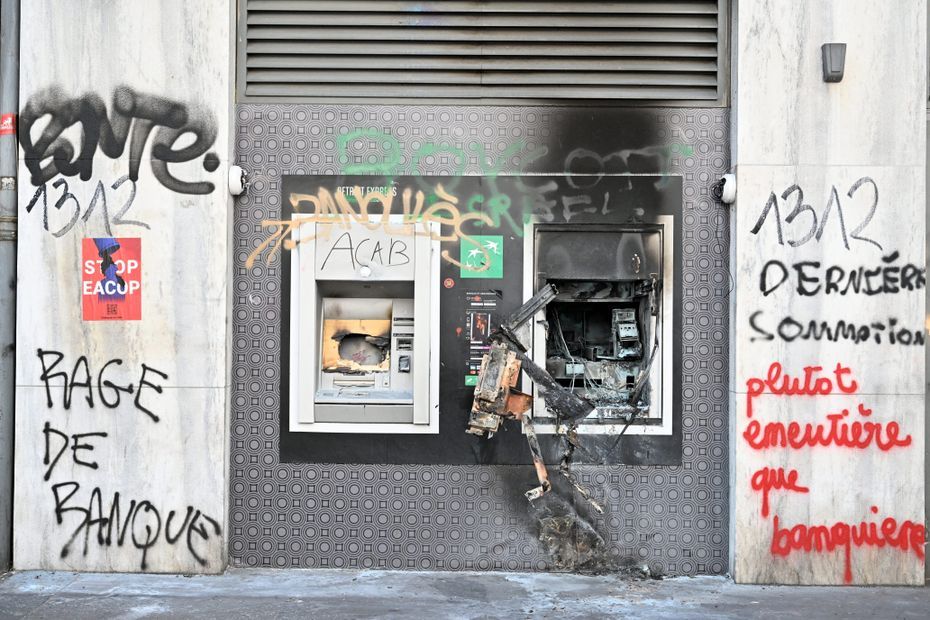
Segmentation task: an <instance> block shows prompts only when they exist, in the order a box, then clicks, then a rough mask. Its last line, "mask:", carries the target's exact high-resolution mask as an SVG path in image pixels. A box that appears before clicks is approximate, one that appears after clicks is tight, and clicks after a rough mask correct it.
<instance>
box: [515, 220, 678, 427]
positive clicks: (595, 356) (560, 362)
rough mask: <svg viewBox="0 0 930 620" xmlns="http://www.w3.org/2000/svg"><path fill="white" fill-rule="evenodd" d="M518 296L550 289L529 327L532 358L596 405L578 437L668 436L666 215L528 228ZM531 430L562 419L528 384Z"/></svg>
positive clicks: (670, 290) (669, 254) (669, 266)
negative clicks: (548, 298) (651, 220)
mask: <svg viewBox="0 0 930 620" xmlns="http://www.w3.org/2000/svg"><path fill="white" fill-rule="evenodd" d="M528 228H529V230H528V231H527V235H526V238H527V239H530V240H532V241H531V243H527V244H526V248H525V254H524V270H525V275H524V277H525V283H524V296H527V297H528V296H529V295H532V294H533V293H535V292H537V291H539V290H542V289H543V288H544V287H545V286H546V285H548V284H551V285H553V286H554V287H555V289H556V290H557V291H558V294H557V296H556V297H555V299H553V300H552V301H551V302H549V304H548V305H547V307H546V308H545V309H544V310H541V311H539V312H538V316H537V317H536V320H535V321H534V322H533V334H532V352H531V354H532V359H533V361H534V362H535V363H536V364H537V365H538V366H540V367H543V368H545V369H546V371H547V372H548V373H549V374H550V375H551V376H552V377H553V378H554V379H555V380H556V381H557V382H558V383H559V384H560V385H561V386H563V387H564V388H567V389H569V390H571V391H572V392H574V393H576V394H577V395H579V396H581V397H583V398H585V399H586V400H588V401H589V402H591V403H592V404H594V405H595V408H594V410H593V411H592V412H591V413H590V414H589V415H587V417H585V418H584V419H582V420H580V421H578V422H577V432H578V433H579V434H617V433H620V432H621V431H622V432H624V433H626V434H660V435H669V434H671V432H672V415H671V402H672V401H671V388H672V369H671V365H672V354H671V351H672V340H671V334H672V309H673V294H674V287H673V286H672V281H673V279H672V274H673V267H674V265H673V249H672V239H673V234H672V218H671V216H660V217H659V218H657V221H656V222H654V223H629V224H622V225H620V224H616V225H614V224H535V225H530V226H528ZM533 402H534V404H533V419H534V423H535V426H536V431H537V432H539V433H554V432H559V428H560V426H561V427H564V426H565V421H563V420H560V419H559V418H558V415H557V414H556V413H555V412H553V411H552V410H550V409H549V408H547V407H546V403H545V397H544V396H543V395H542V394H540V393H539V391H538V389H536V388H535V386H534V401H533Z"/></svg>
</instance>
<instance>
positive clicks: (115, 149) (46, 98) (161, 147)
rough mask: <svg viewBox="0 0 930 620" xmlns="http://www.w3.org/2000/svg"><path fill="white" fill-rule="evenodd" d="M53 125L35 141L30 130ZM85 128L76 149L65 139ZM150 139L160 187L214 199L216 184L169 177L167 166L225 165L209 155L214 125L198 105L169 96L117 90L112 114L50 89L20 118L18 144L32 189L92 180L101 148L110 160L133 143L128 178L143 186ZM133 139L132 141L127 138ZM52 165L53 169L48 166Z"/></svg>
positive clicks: (89, 100) (89, 99)
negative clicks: (57, 181)
mask: <svg viewBox="0 0 930 620" xmlns="http://www.w3.org/2000/svg"><path fill="white" fill-rule="evenodd" d="M45 116H50V117H51V118H50V120H49V122H48V124H47V125H46V126H45V128H44V129H43V130H42V132H41V134H39V136H38V137H37V138H36V139H35V140H33V136H32V129H33V126H34V125H35V124H36V123H37V122H38V121H39V120H40V119H41V118H43V117H45ZM78 123H80V125H81V130H82V136H81V142H80V144H79V145H75V144H72V143H71V141H70V140H68V139H67V138H65V137H64V136H63V135H62V134H63V133H64V132H65V130H67V129H68V128H69V127H71V126H73V125H76V124H78ZM153 133H154V137H153V138H152V150H151V165H152V173H153V174H154V175H155V178H156V179H158V180H159V182H161V184H162V185H164V186H165V187H167V188H168V189H169V190H171V191H174V192H178V193H181V194H209V193H211V192H212V191H213V189H214V185H213V183H210V182H208V181H194V182H188V181H182V180H181V179H178V178H177V177H175V176H174V175H172V174H171V172H170V171H169V170H168V164H171V163H183V162H188V161H193V160H196V159H197V158H199V157H201V156H203V167H204V169H205V170H207V171H208V172H213V171H215V170H216V169H217V168H218V167H219V165H220V160H219V157H218V156H217V155H216V153H213V152H208V151H209V149H210V147H212V146H213V143H214V142H215V141H216V136H217V124H216V118H215V117H214V115H213V114H212V112H210V111H209V110H206V109H205V108H202V107H200V106H188V105H186V104H183V103H178V102H176V101H172V100H170V99H166V98H164V97H158V96H155V95H148V94H145V93H138V92H136V91H134V90H133V89H131V88H129V87H126V86H120V87H118V88H117V89H116V90H115V91H114V92H113V101H112V104H111V109H110V112H109V115H108V114H107V106H106V104H105V103H104V101H103V99H101V98H100V96H99V95H97V94H95V93H85V94H84V95H81V96H80V97H74V98H69V97H68V96H67V95H66V94H65V93H64V92H63V91H62V90H61V89H60V88H56V87H51V88H47V89H45V90H42V91H40V92H38V93H36V94H35V95H34V96H33V97H31V98H30V99H29V102H28V103H27V104H26V107H25V108H23V110H22V113H21V114H20V119H19V140H20V143H21V144H22V147H23V151H24V159H25V163H26V167H27V168H28V169H29V172H30V174H31V180H32V184H33V185H35V186H39V185H42V184H43V183H46V182H47V181H50V180H51V179H53V178H55V177H56V176H57V175H59V174H60V175H63V176H66V177H72V176H78V175H79V176H80V178H81V179H82V180H84V181H87V180H89V179H90V178H91V174H92V173H93V165H94V164H93V159H94V154H95V153H96V152H97V148H98V147H99V148H100V150H101V151H102V152H103V153H104V154H105V155H106V156H107V157H110V158H113V159H116V158H118V157H120V156H121V155H122V154H123V150H124V149H125V147H126V141H127V140H129V142H130V144H129V179H130V180H132V181H138V180H139V166H140V164H141V162H142V156H143V152H144V150H145V145H146V143H147V142H148V140H149V136H150V135H152V134H153ZM130 134H131V137H130ZM186 134H191V135H192V136H193V138H194V140H193V142H192V143H190V144H187V145H186V146H182V147H180V148H175V144H177V143H178V142H179V141H180V140H181V139H182V137H183V136H185V135H186ZM49 158H51V160H52V161H51V162H49V163H47V164H45V165H43V163H44V162H46V161H47V160H48V159H49Z"/></svg>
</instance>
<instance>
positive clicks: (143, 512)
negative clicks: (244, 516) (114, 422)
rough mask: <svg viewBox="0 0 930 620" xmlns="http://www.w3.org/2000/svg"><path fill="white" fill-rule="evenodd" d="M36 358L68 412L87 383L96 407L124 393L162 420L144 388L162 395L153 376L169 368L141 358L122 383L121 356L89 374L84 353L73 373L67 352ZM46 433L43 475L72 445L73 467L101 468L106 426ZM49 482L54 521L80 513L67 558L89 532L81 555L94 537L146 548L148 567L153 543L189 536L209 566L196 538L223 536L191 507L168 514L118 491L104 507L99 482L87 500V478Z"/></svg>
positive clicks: (48, 428) (115, 402)
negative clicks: (145, 400)
mask: <svg viewBox="0 0 930 620" xmlns="http://www.w3.org/2000/svg"><path fill="white" fill-rule="evenodd" d="M37 356H38V358H39V362H40V364H41V367H42V373H41V375H40V377H39V380H40V381H41V382H42V383H43V384H44V386H45V393H46V399H47V403H48V406H49V408H51V407H53V406H56V405H60V406H62V407H63V408H64V409H65V410H69V409H71V405H72V402H73V399H74V389H75V388H81V389H80V390H79V395H82V396H83V397H84V400H85V402H86V403H87V405H88V406H89V407H94V404H95V400H96V402H100V403H102V404H103V406H104V407H107V408H109V409H115V408H116V407H118V406H119V405H120V402H121V401H122V400H123V397H124V395H125V394H128V395H134V398H133V400H132V401H131V402H132V404H133V406H134V407H135V408H136V409H138V410H139V411H141V412H143V413H145V414H146V415H147V416H149V417H150V418H151V420H152V421H153V422H155V423H157V422H158V421H159V417H158V416H157V415H155V414H154V413H153V412H152V411H151V410H150V409H149V408H148V407H147V406H145V405H144V404H142V401H141V397H142V394H143V389H144V388H149V390H148V391H147V392H146V394H147V395H149V394H150V392H151V391H154V392H155V393H157V394H161V393H162V391H163V387H162V385H160V381H158V380H157V379H155V378H153V376H157V377H160V378H161V379H162V380H167V379H168V375H167V374H166V373H163V372H161V371H159V370H157V369H155V368H152V367H150V366H148V365H146V364H144V363H143V364H142V365H141V366H142V369H141V371H140V373H139V378H138V381H136V382H128V383H127V382H120V383H116V382H114V381H113V380H112V379H113V374H114V372H116V368H115V367H118V366H122V365H123V361H122V360H121V359H118V358H114V359H111V360H109V361H107V362H106V363H104V364H103V365H102V366H101V367H100V369H99V371H98V372H97V373H96V375H95V376H94V375H93V373H92V372H91V365H90V363H89V362H88V361H87V357H86V356H84V355H82V356H80V357H78V358H77V360H76V361H75V363H74V366H73V368H72V369H71V370H70V371H69V370H67V369H64V370H57V369H58V367H59V365H61V364H63V362H64V360H65V355H64V354H63V353H61V352H59V351H45V350H42V349H38V350H37ZM153 381H154V382H153ZM53 383H60V385H61V399H60V400H58V399H56V398H55V397H54V396H53ZM54 387H57V386H54ZM79 397H80V396H79ZM95 397H96V398H95ZM149 398H150V396H149ZM42 435H43V439H44V444H45V455H44V459H43V464H44V465H45V466H46V470H45V475H44V476H43V479H44V480H45V481H47V482H48V481H49V480H50V479H51V477H52V474H53V473H54V470H55V468H56V466H57V465H58V463H59V461H60V460H61V458H62V457H63V456H64V455H65V454H66V452H68V451H69V450H70V452H71V455H70V459H71V461H73V463H74V466H75V468H77V467H84V468H88V469H91V470H97V469H99V467H100V466H99V464H98V463H97V461H96V460H94V458H93V455H92V453H93V451H94V450H95V449H96V448H97V447H98V445H96V444H97V442H100V441H104V440H106V439H107V438H108V437H109V433H107V432H105V431H93V432H81V433H68V432H65V431H64V430H61V429H60V428H55V427H54V426H52V423H51V422H49V421H46V422H45V425H44V426H43V428H42ZM50 488H51V491H52V497H53V498H54V505H55V520H56V523H57V524H58V525H63V524H64V522H65V518H66V517H65V515H68V514H70V515H72V516H74V515H76V516H78V517H79V521H78V522H77V526H76V527H75V529H74V531H73V533H72V534H71V536H70V537H69V538H68V541H67V542H66V543H65V544H64V545H63V546H62V548H61V557H62V558H66V557H68V556H69V555H70V554H71V551H72V546H73V545H75V543H76V541H77V544H80V537H81V535H82V534H83V539H84V541H83V555H85V556H86V555H87V553H88V550H89V549H90V547H91V546H92V544H93V542H92V538H91V537H92V536H93V537H94V538H95V540H96V544H97V545H99V546H101V547H104V546H105V547H110V546H112V545H114V544H115V545H116V546H117V547H122V546H123V545H124V544H126V545H131V546H132V547H133V548H135V549H137V550H138V551H140V552H141V568H142V570H146V569H147V568H148V561H147V559H148V553H149V549H151V548H152V547H153V546H155V545H156V544H158V542H159V541H161V540H164V541H165V542H167V543H168V544H169V545H176V544H178V542H179V541H180V540H181V538H182V537H183V538H184V539H185V541H186V545H187V550H188V552H189V553H190V555H191V557H193V558H194V560H195V561H196V562H197V563H198V564H200V565H201V566H205V565H206V564H207V559H206V558H205V557H204V556H203V555H201V552H200V551H198V548H197V547H198V545H197V543H198V538H199V539H200V541H208V540H210V539H211V538H216V537H219V536H221V534H222V530H221V528H220V524H219V522H217V521H216V519H213V518H212V517H210V516H209V515H207V514H205V513H204V512H203V511H201V510H199V509H195V508H194V507H193V506H190V505H188V506H187V508H186V510H185V511H184V514H183V517H182V516H181V513H179V512H177V511H175V510H170V511H168V512H167V515H166V516H164V517H163V515H165V510H164V508H162V509H161V510H160V509H159V508H158V507H157V506H156V505H155V504H154V503H153V502H152V501H150V500H147V499H142V500H135V499H133V500H131V501H130V502H129V504H128V506H127V505H126V504H125V501H121V500H120V493H119V492H116V493H114V494H113V496H112V500H111V501H110V502H109V505H107V506H105V504H104V501H103V493H102V491H101V490H100V487H99V486H97V487H94V488H93V490H92V491H91V492H90V495H89V496H87V497H86V498H82V497H80V496H79V495H78V492H79V491H80V489H81V484H80V483H79V482H77V481H75V480H69V481H66V482H56V483H54V484H51V487H50ZM124 510H125V512H124ZM69 519H70V518H69ZM178 519H180V521H178Z"/></svg>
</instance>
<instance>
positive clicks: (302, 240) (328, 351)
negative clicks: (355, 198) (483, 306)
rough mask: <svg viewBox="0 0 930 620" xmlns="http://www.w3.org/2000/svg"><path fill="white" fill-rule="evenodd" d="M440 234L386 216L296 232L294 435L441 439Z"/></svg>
mask: <svg viewBox="0 0 930 620" xmlns="http://www.w3.org/2000/svg"><path fill="white" fill-rule="evenodd" d="M294 217H295V219H298V221H299V218H301V217H305V218H306V216H305V215H301V214H295V215H294ZM434 232H435V231H433V230H432V229H430V228H428V227H427V225H425V224H423V223H416V224H413V223H407V224H405V223H403V222H402V221H401V218H400V216H381V215H378V216H371V218H370V219H369V221H361V222H360V221H346V220H342V219H340V220H338V221H333V222H328V221H307V222H304V223H300V224H299V225H295V226H294V227H293V230H292V239H293V240H294V241H295V243H296V245H295V247H294V249H293V255H292V259H291V288H290V294H291V304H290V309H291V316H290V325H291V329H290V377H289V380H290V430H291V431H297V432H311V433H438V432H439V424H438V377H439V360H438V351H439V343H438V329H437V327H438V310H439V300H438V295H439V290H438V275H439V248H438V241H435V240H434V237H435V238H438V235H433V233H434Z"/></svg>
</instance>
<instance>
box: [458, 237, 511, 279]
mask: <svg viewBox="0 0 930 620" xmlns="http://www.w3.org/2000/svg"><path fill="white" fill-rule="evenodd" d="M488 261H490V262H489V263H488V268H487V269H483V267H484V265H485V263H486V262H488ZM459 262H460V263H462V266H461V267H460V268H459V277H462V278H503V277H504V237H503V236H502V235H475V236H473V237H470V238H468V239H462V243H461V251H460V256H459ZM482 269H483V270H482Z"/></svg>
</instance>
